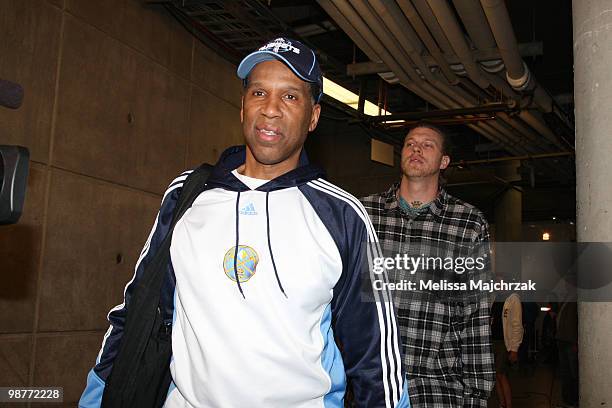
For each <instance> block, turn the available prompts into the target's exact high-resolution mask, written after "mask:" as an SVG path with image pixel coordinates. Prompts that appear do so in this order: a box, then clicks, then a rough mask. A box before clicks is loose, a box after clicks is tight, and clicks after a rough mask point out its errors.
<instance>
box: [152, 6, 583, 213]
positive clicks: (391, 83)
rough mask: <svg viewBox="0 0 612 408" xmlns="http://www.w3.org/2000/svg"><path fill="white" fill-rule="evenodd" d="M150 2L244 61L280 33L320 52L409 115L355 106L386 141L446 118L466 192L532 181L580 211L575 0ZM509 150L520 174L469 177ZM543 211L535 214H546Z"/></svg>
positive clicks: (326, 67) (327, 65)
mask: <svg viewBox="0 0 612 408" xmlns="http://www.w3.org/2000/svg"><path fill="white" fill-rule="evenodd" d="M148 3H156V4H162V5H163V6H164V7H165V8H166V9H167V10H168V12H170V13H171V14H173V15H174V16H175V17H176V18H177V19H179V20H180V21H181V22H182V23H183V24H184V25H185V26H186V27H187V28H188V29H190V30H191V31H192V32H193V33H194V35H196V37H198V38H199V39H200V40H201V41H203V42H204V43H206V44H207V45H209V46H210V47H211V48H212V49H214V50H216V51H217V52H219V53H220V54H221V55H222V56H223V57H225V58H227V59H228V60H230V61H232V62H234V63H237V62H238V61H239V60H240V59H241V58H242V57H243V56H244V55H246V54H247V53H249V52H251V51H252V50H253V49H255V48H257V47H258V46H260V45H261V44H263V43H265V42H266V41H267V40H270V39H271V38H274V37H275V36H278V35H287V36H291V37H293V38H297V39H300V40H301V41H303V42H305V43H306V44H308V45H310V46H312V47H313V48H314V49H315V50H317V53H318V56H319V61H320V63H321V65H322V69H323V71H324V74H325V75H326V76H327V77H328V78H330V79H332V80H333V81H335V82H337V83H340V84H341V85H343V86H345V87H346V88H348V89H350V90H352V91H354V92H355V93H358V94H359V95H360V96H363V98H365V99H368V100H370V101H372V102H374V103H377V104H379V106H381V107H384V108H385V109H386V110H388V111H390V112H393V113H394V114H396V113H405V115H403V117H402V118H403V119H406V120H407V122H406V124H405V125H404V126H398V125H394V126H393V127H390V126H389V125H388V124H384V123H380V121H376V120H372V118H367V117H365V116H364V115H360V114H359V113H357V112H356V111H351V110H350V109H347V110H346V112H347V115H351V116H353V118H355V117H356V118H357V119H359V120H363V121H364V123H366V124H367V125H368V126H371V127H373V128H374V127H375V128H378V129H379V130H382V131H383V132H384V133H385V134H386V135H388V137H387V140H389V138H390V139H391V140H395V141H396V143H398V144H399V143H401V140H402V139H403V136H404V134H405V126H407V125H409V124H410V123H414V121H415V120H417V119H420V118H423V117H427V118H428V120H429V121H432V122H435V123H439V124H444V125H446V128H447V129H449V130H450V133H451V139H452V141H453V144H454V145H455V149H454V157H453V159H454V160H455V161H456V162H457V161H462V162H463V163H462V165H461V166H459V167H458V168H455V169H453V171H452V172H450V173H451V186H452V185H453V180H452V178H453V176H452V175H453V174H454V175H457V177H456V179H457V180H459V181H456V182H455V183H454V185H455V186H456V187H455V188H457V189H462V191H463V190H466V191H465V194H467V195H468V196H470V192H471V195H473V196H474V200H475V201H476V202H479V201H483V200H484V201H486V200H488V199H489V201H490V198H491V197H493V196H495V195H496V194H499V191H500V189H503V188H523V187H524V188H525V198H528V197H529V195H530V194H531V195H532V196H534V197H537V198H536V199H535V200H536V201H537V200H540V201H541V197H540V196H541V195H542V192H543V191H546V194H545V195H546V196H548V197H550V198H551V200H552V201H551V203H553V204H551V206H552V207H554V200H557V203H558V200H560V199H563V200H564V203H565V204H566V205H565V208H564V209H563V210H559V211H558V212H562V213H563V215H562V217H565V218H573V216H572V215H573V209H574V206H575V204H574V203H575V201H571V196H572V194H575V193H574V190H575V174H574V156H573V149H574V139H573V134H574V128H573V126H574V125H573V109H574V106H573V98H572V95H573V65H572V64H573V57H572V18H571V0H539V1H533V0H513V1H508V2H504V1H503V0H397V1H389V0H376V1H375V0H371V1H363V0H354V1H346V0H318V1H317V2H314V1H287V0H268V1H260V0H227V1H204V0H165V1H164V0H161V1H148ZM327 102H328V103H333V101H329V100H327ZM347 117H348V116H347ZM378 133H379V134H380V132H378ZM510 157H521V158H522V161H521V162H522V165H521V168H520V170H521V173H522V178H521V180H519V181H509V182H503V180H502V181H501V182H500V181H499V180H497V182H496V181H495V179H492V178H491V177H483V176H482V174H480V175H477V176H475V178H473V179H471V180H467V181H466V180H465V174H463V176H462V173H461V170H462V169H464V168H474V167H480V168H485V169H488V171H489V174H494V173H495V165H496V163H500V162H494V163H487V160H491V159H494V160H500V159H501V160H503V158H510ZM469 186H478V188H473V187H472V188H471V189H470V187H469ZM489 190H490V191H489ZM479 194H480V196H479ZM568 194H569V195H568ZM568 198H569V199H570V201H571V202H570V203H569V204H568V203H567V199H568ZM524 207H526V208H527V207H529V204H528V203H525V204H524ZM542 208H543V207H542V205H540V206H539V209H535V210H533V211H532V213H534V212H535V213H537V212H538V211H539V212H540V213H542V214H544V213H546V210H545V209H542ZM524 213H525V215H526V216H527V218H529V217H530V216H529V215H528V214H529V211H524ZM541 217H542V216H541V215H537V216H535V215H534V216H533V217H532V218H534V219H541ZM544 217H546V216H544Z"/></svg>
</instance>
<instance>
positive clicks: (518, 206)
mask: <svg viewBox="0 0 612 408" xmlns="http://www.w3.org/2000/svg"><path fill="white" fill-rule="evenodd" d="M520 164H521V162H520V161H518V160H514V161H510V162H506V163H505V164H503V165H500V166H498V167H497V168H496V169H495V174H496V175H497V177H499V178H500V179H502V180H504V181H506V182H508V183H510V182H513V181H518V180H520V179H521V176H520V174H519V166H520ZM522 203H523V193H522V192H521V191H519V190H517V189H515V188H512V187H510V186H508V188H507V190H506V191H504V192H503V193H502V195H501V196H500V197H499V199H498V200H497V202H496V204H495V241H496V242H498V243H499V244H496V253H495V268H494V270H495V274H496V275H497V276H499V277H501V278H503V279H504V280H506V281H519V280H520V277H521V257H520V253H518V254H517V253H516V252H515V251H514V250H515V249H516V248H515V246H513V245H512V244H505V243H506V242H518V241H521V235H522V222H523V205H522Z"/></svg>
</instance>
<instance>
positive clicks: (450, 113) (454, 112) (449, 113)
mask: <svg viewBox="0 0 612 408" xmlns="http://www.w3.org/2000/svg"><path fill="white" fill-rule="evenodd" d="M510 111H512V108H511V107H509V106H508V105H506V104H504V103H493V104H488V105H482V106H474V107H471V108H458V109H444V110H435V111H427V112H400V113H394V114H392V115H383V116H373V117H369V118H367V119H366V121H367V122H370V123H379V122H388V121H391V120H419V119H429V118H452V117H455V116H465V115H480V114H487V113H496V112H510Z"/></svg>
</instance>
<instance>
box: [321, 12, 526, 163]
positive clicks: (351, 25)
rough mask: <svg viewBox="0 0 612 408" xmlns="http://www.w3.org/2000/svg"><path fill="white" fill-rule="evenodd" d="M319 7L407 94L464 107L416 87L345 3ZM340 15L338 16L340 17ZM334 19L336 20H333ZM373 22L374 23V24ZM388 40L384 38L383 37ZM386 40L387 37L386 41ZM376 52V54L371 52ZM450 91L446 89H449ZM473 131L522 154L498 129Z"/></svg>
mask: <svg viewBox="0 0 612 408" xmlns="http://www.w3.org/2000/svg"><path fill="white" fill-rule="evenodd" d="M318 1H319V4H321V6H322V7H323V8H324V9H325V10H326V11H327V12H328V14H330V16H332V18H334V20H335V21H336V22H337V23H338V24H339V25H340V26H341V27H342V29H343V30H344V31H345V32H346V33H347V34H349V35H350V36H351V38H352V39H353V41H354V42H355V43H356V44H357V45H358V46H359V47H360V48H361V49H362V50H365V49H368V50H369V53H368V57H369V58H370V59H378V58H380V59H381V60H382V61H383V62H384V63H385V64H386V65H387V66H388V67H389V68H390V69H391V70H392V71H393V72H394V73H395V75H396V76H397V77H398V79H399V80H400V83H402V85H403V86H405V87H406V88H408V89H409V90H410V91H412V92H414V93H415V94H416V95H419V96H420V97H421V98H423V99H425V100H427V101H429V102H431V103H433V104H434V105H436V106H437V107H439V108H441V109H449V108H459V107H464V106H465V105H461V104H464V103H466V102H465V101H462V102H461V103H457V102H455V101H453V100H451V99H450V98H449V97H448V96H446V95H444V94H443V93H442V92H440V91H439V90H438V89H436V88H434V87H432V86H431V85H430V84H428V83H426V82H423V81H421V82H420V86H419V85H417V84H416V83H414V82H413V81H412V80H411V79H410V78H409V77H408V75H407V74H406V73H405V72H404V70H403V68H402V67H401V66H400V65H399V64H398V63H397V62H396V61H395V59H394V58H393V57H392V56H391V55H390V54H389V52H388V51H387V49H386V48H385V47H384V45H383V44H382V43H381V42H380V40H379V39H378V38H376V36H375V35H374V33H372V31H370V27H371V25H369V26H368V25H366V24H365V23H364V21H363V20H362V19H361V17H360V16H359V15H358V14H357V13H356V11H355V10H354V9H353V8H352V7H351V5H350V4H349V3H348V1H346V0H333V1H330V0H318ZM340 15H341V16H340ZM336 18H337V19H336ZM374 23H375V22H374ZM387 37H388V36H387ZM387 40H389V38H387ZM374 49H376V50H378V53H379V54H380V55H378V53H376V52H374V51H373V50H374ZM449 88H450V87H449ZM468 126H469V127H470V128H472V129H474V130H475V131H476V132H478V133H481V134H482V135H483V136H485V137H487V138H488V139H490V140H492V141H495V142H497V143H499V144H500V145H501V146H504V147H505V149H506V150H508V151H509V152H510V153H513V154H522V153H523V152H521V151H519V150H517V148H515V147H514V143H511V142H510V140H509V138H508V136H507V135H505V134H502V133H501V132H500V131H499V130H497V129H495V128H494V127H491V126H485V125H483V124H473V125H468Z"/></svg>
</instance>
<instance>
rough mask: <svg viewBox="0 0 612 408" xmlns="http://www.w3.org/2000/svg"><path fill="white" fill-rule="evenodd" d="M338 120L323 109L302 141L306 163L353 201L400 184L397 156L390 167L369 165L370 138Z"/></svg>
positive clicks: (328, 109)
mask: <svg viewBox="0 0 612 408" xmlns="http://www.w3.org/2000/svg"><path fill="white" fill-rule="evenodd" d="M341 117H342V116H341V114H340V113H339V112H338V111H336V110H335V109H334V108H333V107H331V106H329V105H324V106H323V108H322V113H321V119H320V121H319V125H318V126H317V129H316V130H315V131H314V132H313V133H312V134H310V135H309V136H308V139H307V140H306V151H307V152H308V156H309V158H310V160H311V161H312V162H314V163H315V164H318V165H319V166H321V167H322V168H323V169H325V171H326V173H327V177H328V179H329V181H331V182H332V183H334V184H336V185H338V186H340V187H341V188H343V189H344V190H346V191H348V192H349V193H351V194H353V195H355V196H356V197H361V196H365V195H369V194H372V193H378V192H382V191H386V190H387V189H388V188H389V186H390V185H391V184H392V183H394V182H396V181H399V180H400V174H401V170H400V158H399V154H396V155H395V165H394V166H393V167H391V166H387V165H385V164H381V163H378V162H373V161H372V160H370V146H371V136H370V134H369V133H368V132H367V131H366V130H364V129H363V128H361V127H360V126H359V125H357V124H351V123H349V122H348V120H346V119H344V120H340V118H341Z"/></svg>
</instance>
